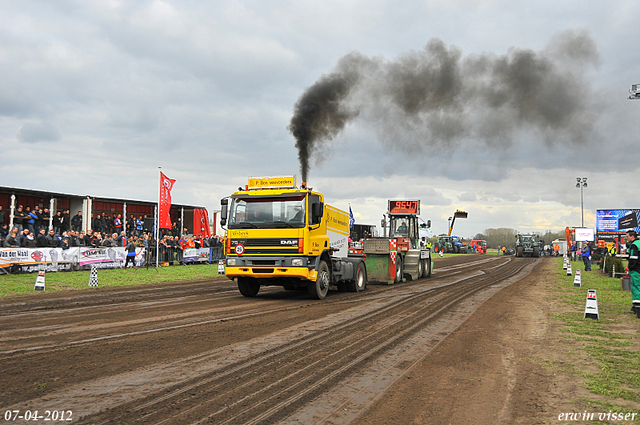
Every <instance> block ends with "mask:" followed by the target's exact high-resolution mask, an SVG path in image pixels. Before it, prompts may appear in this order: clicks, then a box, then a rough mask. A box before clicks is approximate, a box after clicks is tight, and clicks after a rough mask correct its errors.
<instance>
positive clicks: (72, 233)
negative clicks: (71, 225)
mask: <svg viewBox="0 0 640 425" xmlns="http://www.w3.org/2000/svg"><path fill="white" fill-rule="evenodd" d="M67 236H68V238H69V239H68V240H69V248H73V247H76V246H78V238H77V237H76V232H75V231H73V230H69V231H68V232H67Z"/></svg>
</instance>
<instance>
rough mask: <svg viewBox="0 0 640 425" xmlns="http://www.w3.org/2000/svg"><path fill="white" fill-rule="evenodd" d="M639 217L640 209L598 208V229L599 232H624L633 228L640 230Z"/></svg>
mask: <svg viewBox="0 0 640 425" xmlns="http://www.w3.org/2000/svg"><path fill="white" fill-rule="evenodd" d="M639 217H640V209H624V210H597V211H596V231H597V232H598V233H624V232H626V231H627V230H631V229H633V230H635V231H636V232H640V228H639V227H638V222H639V221H640V220H639Z"/></svg>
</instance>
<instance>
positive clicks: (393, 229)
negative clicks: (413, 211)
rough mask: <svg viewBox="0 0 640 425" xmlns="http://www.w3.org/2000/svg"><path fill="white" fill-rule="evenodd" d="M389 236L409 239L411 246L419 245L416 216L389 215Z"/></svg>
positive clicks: (416, 246)
mask: <svg viewBox="0 0 640 425" xmlns="http://www.w3.org/2000/svg"><path fill="white" fill-rule="evenodd" d="M389 236H390V237H391V238H403V239H409V240H410V244H411V248H413V249H415V248H418V247H419V246H420V237H419V232H418V216H416V215H390V216H389Z"/></svg>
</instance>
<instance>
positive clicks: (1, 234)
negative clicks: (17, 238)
mask: <svg viewBox="0 0 640 425" xmlns="http://www.w3.org/2000/svg"><path fill="white" fill-rule="evenodd" d="M8 235H9V225H8V224H6V223H4V224H2V225H0V241H3V240H4V238H6V237H7V236H8Z"/></svg>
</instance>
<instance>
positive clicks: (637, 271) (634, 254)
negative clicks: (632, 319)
mask: <svg viewBox="0 0 640 425" xmlns="http://www.w3.org/2000/svg"><path fill="white" fill-rule="evenodd" d="M625 239H626V243H627V253H628V254H629V265H628V269H629V276H631V283H630V287H631V300H632V302H633V304H632V306H631V310H630V311H629V313H633V314H635V315H636V317H638V318H639V319H640V241H639V240H638V233H636V231H635V230H629V231H627V235H626V238H625Z"/></svg>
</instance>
